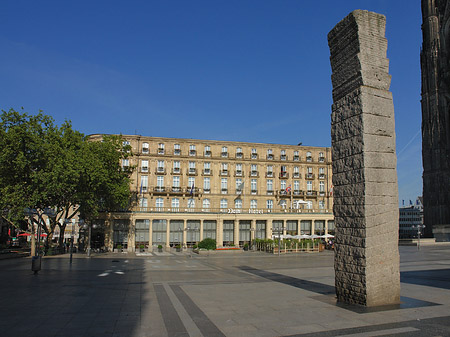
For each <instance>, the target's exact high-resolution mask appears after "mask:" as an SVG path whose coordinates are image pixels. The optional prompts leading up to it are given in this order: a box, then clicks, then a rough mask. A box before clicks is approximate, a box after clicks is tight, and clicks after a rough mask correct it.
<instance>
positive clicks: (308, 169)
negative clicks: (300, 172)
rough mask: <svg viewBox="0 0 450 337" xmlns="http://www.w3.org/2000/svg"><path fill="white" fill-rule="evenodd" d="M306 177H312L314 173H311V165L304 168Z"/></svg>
mask: <svg viewBox="0 0 450 337" xmlns="http://www.w3.org/2000/svg"><path fill="white" fill-rule="evenodd" d="M306 179H314V174H313V168H312V167H307V168H306Z"/></svg>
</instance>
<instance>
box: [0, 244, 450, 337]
mask: <svg viewBox="0 0 450 337" xmlns="http://www.w3.org/2000/svg"><path fill="white" fill-rule="evenodd" d="M400 254H401V266H400V270H401V296H402V304H400V305H397V306H391V307H381V308H375V309H367V308H362V307H357V306H346V305H340V304H339V305H338V304H336V300H335V297H334V269H333V252H331V251H325V252H322V253H299V254H295V255H281V256H277V255H271V254H266V253H260V252H243V253H242V254H235V255H229V253H224V254H220V255H210V256H198V255H196V254H192V255H191V254H189V253H186V252H182V253H176V252H171V253H169V252H166V253H159V254H158V253H147V254H138V256H136V254H124V253H115V254H101V255H95V256H93V257H92V258H87V257H86V256H85V255H76V256H75V257H74V259H73V263H72V265H70V264H69V256H68V255H64V256H59V257H46V258H44V259H43V261H42V270H41V271H40V272H39V274H38V275H33V273H32V272H31V259H30V258H20V259H8V260H0V284H1V285H2V296H1V299H2V301H1V304H2V305H1V306H0V310H1V312H0V317H1V318H0V336H27V337H30V336H46V337H48V336H136V337H137V336H160V337H163V336H208V337H209V336H267V337H269V336H317V337H318V336H353V337H357V336H358V337H359V336H450V316H449V315H450V245H447V244H442V245H438V244H435V245H427V246H422V247H421V249H420V250H417V247H400Z"/></svg>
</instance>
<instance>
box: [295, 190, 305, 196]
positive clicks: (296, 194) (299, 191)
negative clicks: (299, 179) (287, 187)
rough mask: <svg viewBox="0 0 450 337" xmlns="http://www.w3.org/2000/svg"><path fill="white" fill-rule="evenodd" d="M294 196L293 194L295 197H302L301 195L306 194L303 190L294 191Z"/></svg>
mask: <svg viewBox="0 0 450 337" xmlns="http://www.w3.org/2000/svg"><path fill="white" fill-rule="evenodd" d="M292 194H293V195H294V196H301V195H304V194H305V192H303V191H302V190H293V191H292Z"/></svg>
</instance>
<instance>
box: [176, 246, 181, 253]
mask: <svg viewBox="0 0 450 337" xmlns="http://www.w3.org/2000/svg"><path fill="white" fill-rule="evenodd" d="M175 248H176V249H177V252H181V245H180V244H178V245H176V246H175Z"/></svg>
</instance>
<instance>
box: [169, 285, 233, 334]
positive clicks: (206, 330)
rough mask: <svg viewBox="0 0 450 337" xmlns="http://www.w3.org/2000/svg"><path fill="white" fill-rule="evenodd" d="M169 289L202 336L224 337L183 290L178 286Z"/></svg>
mask: <svg viewBox="0 0 450 337" xmlns="http://www.w3.org/2000/svg"><path fill="white" fill-rule="evenodd" d="M171 288H172V290H173V292H174V293H175V295H176V296H177V297H178V300H179V301H180V302H181V304H182V305H183V306H184V308H185V309H186V311H187V313H188V314H189V315H190V316H191V318H192V320H193V321H194V323H195V324H196V325H197V326H198V328H199V329H200V331H201V332H202V334H203V335H204V336H208V337H225V335H224V334H223V333H222V331H220V330H219V329H218V328H217V326H215V325H214V323H213V322H211V320H210V319H209V318H208V316H206V315H205V314H204V312H203V311H202V310H200V308H199V307H198V306H197V305H196V304H195V303H194V301H192V300H191V298H190V297H189V296H188V295H187V294H186V293H185V292H184V290H183V289H181V287H180V286H178V285H171Z"/></svg>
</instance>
